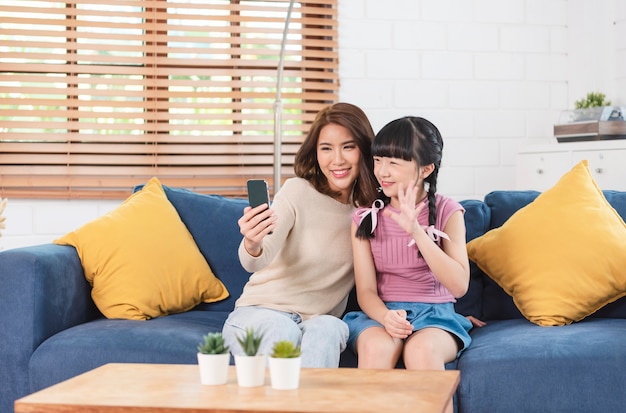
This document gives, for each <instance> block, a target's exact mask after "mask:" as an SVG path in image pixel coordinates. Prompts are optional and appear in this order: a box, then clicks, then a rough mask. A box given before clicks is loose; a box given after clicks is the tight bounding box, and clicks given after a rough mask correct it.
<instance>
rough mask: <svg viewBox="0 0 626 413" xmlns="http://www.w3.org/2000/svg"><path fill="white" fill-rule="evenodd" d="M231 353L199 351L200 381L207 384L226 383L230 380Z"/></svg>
mask: <svg viewBox="0 0 626 413" xmlns="http://www.w3.org/2000/svg"><path fill="white" fill-rule="evenodd" d="M229 363H230V354H229V353H226V354H202V353H198V367H199V370H200V383H202V384H206V385H210V386H213V385H217V384H225V383H226V382H227V381H228V365H229Z"/></svg>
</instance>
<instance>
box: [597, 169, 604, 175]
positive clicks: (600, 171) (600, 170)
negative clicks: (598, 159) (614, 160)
mask: <svg viewBox="0 0 626 413" xmlns="http://www.w3.org/2000/svg"><path fill="white" fill-rule="evenodd" d="M602 172H604V169H602V168H596V173H597V174H601V173H602Z"/></svg>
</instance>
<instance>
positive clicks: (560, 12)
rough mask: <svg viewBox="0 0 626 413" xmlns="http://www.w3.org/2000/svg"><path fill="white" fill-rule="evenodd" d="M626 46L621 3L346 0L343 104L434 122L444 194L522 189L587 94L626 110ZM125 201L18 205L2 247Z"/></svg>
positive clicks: (39, 237)
mask: <svg viewBox="0 0 626 413" xmlns="http://www.w3.org/2000/svg"><path fill="white" fill-rule="evenodd" d="M625 38H626V2H624V1H623V0H384V1H382V0H339V59H340V60H339V68H340V81H341V85H340V99H341V100H343V101H347V102H351V103H355V104H357V105H359V106H361V107H362V108H363V109H364V110H365V112H366V113H367V114H368V116H370V119H371V121H372V125H373V126H374V129H375V130H376V131H377V130H378V129H380V128H381V127H382V126H383V125H384V124H385V123H387V122H388V121H390V120H393V119H395V118H397V117H400V116H404V115H419V116H424V117H426V118H428V119H430V120H431V121H433V122H434V123H435V124H436V125H437V126H438V127H439V129H440V130H441V132H442V134H443V136H444V141H445V149H444V160H443V168H442V171H441V174H440V177H439V179H440V182H439V191H440V192H442V193H444V194H446V195H450V196H452V197H454V198H456V199H467V198H477V199H481V198H482V197H483V196H484V195H485V194H486V193H488V192H489V191H492V190H496V189H514V188H515V160H516V156H515V155H516V152H517V150H518V148H520V147H521V146H523V145H527V144H529V143H552V142H554V143H555V144H556V142H555V140H554V138H553V137H552V127H553V125H554V123H556V121H557V120H558V115H559V113H560V111H561V110H563V109H571V108H573V103H574V101H575V100H577V99H579V98H581V97H583V96H584V95H585V94H586V93H587V92H589V91H595V90H600V91H603V92H604V93H606V94H607V95H608V98H609V99H610V100H612V102H613V103H614V104H620V105H625V104H626V46H625V45H624V43H623V40H621V39H625ZM618 39H619V40H620V41H618ZM119 203H120V201H83V200H71V201H67V200H61V201H53V200H50V201H46V200H37V201H34V200H17V199H11V200H9V205H8V207H7V211H6V215H7V218H8V220H7V228H6V229H5V230H4V232H3V236H2V237H0V249H2V248H4V249H8V248H14V247H19V246H25V245H33V244H41V243H46V242H50V241H52V240H53V239H54V238H56V237H58V236H60V235H63V234H64V233H66V232H68V231H71V230H73V229H75V228H78V227H79V226H80V225H82V224H83V223H85V222H88V221H90V220H92V219H94V218H96V217H98V216H100V215H102V214H103V213H105V212H106V211H108V210H110V209H112V208H114V207H115V206H117V205H118V204H119Z"/></svg>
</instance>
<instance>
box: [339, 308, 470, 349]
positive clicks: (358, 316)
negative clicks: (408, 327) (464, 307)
mask: <svg viewBox="0 0 626 413" xmlns="http://www.w3.org/2000/svg"><path fill="white" fill-rule="evenodd" d="M385 305H386V306H387V308H388V309H390V310H405V311H406V318H407V320H409V322H410V323H411V324H412V325H413V331H418V330H421V329H423V328H426V327H435V328H440V329H442V330H445V331H447V332H449V333H450V334H452V335H454V336H455V337H456V338H457V342H458V343H459V352H458V354H461V352H462V351H463V350H465V349H466V348H467V347H468V346H469V345H470V342H471V341H472V339H471V337H470V335H469V331H470V330H471V328H472V323H471V321H469V320H468V319H467V318H466V317H463V316H462V315H460V314H458V313H457V312H456V311H455V310H454V304H453V303H441V304H429V303H412V302H388V303H385ZM343 321H345V322H346V324H348V327H349V329H350V337H349V338H348V346H350V348H352V350H354V351H355V353H356V339H357V337H358V336H359V334H361V333H362V332H363V330H365V329H366V328H370V327H376V326H377V327H383V326H382V324H380V323H379V322H377V321H374V320H372V319H371V318H369V317H368V316H367V314H365V313H364V312H363V311H351V312H349V313H347V314H346V315H345V316H344V317H343ZM383 328H384V327H383ZM458 354H457V355H458Z"/></svg>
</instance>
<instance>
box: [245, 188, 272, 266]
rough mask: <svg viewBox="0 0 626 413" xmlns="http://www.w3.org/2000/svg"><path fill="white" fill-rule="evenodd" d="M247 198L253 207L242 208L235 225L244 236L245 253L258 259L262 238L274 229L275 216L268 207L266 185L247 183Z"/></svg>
mask: <svg viewBox="0 0 626 413" xmlns="http://www.w3.org/2000/svg"><path fill="white" fill-rule="evenodd" d="M251 182H252V183H251ZM264 194H267V196H265V195H264ZM248 196H249V197H250V203H251V205H254V206H249V207H246V208H244V213H243V216H242V217H241V218H239V220H238V221H237V223H238V225H239V231H240V232H241V234H242V235H243V236H244V246H245V247H246V251H248V253H249V254H250V255H252V256H253V257H258V256H259V255H261V251H262V246H263V238H264V237H265V236H266V235H268V234H271V233H272V231H273V230H274V228H275V227H276V214H275V213H274V211H273V210H272V209H270V207H269V192H268V190H267V183H265V182H262V185H260V182H259V181H254V180H251V181H249V182H248Z"/></svg>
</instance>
